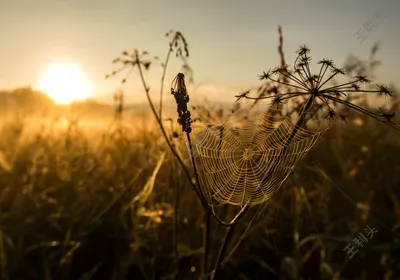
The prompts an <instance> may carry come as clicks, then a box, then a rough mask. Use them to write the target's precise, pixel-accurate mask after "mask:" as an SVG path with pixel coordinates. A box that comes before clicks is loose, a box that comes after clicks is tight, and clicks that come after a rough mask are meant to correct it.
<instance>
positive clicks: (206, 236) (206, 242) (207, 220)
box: [200, 211, 211, 279]
mask: <svg viewBox="0 0 400 280" xmlns="http://www.w3.org/2000/svg"><path fill="white" fill-rule="evenodd" d="M210 232H211V215H210V212H209V211H206V212H205V213H204V233H203V247H204V254H203V263H202V268H201V277H200V279H206V275H207V271H208V254H209V251H210V237H211V235H210Z"/></svg>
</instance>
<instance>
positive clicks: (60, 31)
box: [0, 0, 400, 100]
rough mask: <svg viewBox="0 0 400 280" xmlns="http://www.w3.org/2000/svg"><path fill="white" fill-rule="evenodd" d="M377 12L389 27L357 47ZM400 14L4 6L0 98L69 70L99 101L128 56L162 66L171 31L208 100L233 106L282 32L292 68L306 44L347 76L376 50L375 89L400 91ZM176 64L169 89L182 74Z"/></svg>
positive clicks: (392, 4)
mask: <svg viewBox="0 0 400 280" xmlns="http://www.w3.org/2000/svg"><path fill="white" fill-rule="evenodd" d="M375 12H380V13H381V14H382V15H383V14H384V13H386V17H385V19H384V22H383V23H382V24H380V25H379V26H378V27H377V28H375V29H373V30H371V31H370V32H369V33H367V36H368V37H367V38H366V39H365V41H364V42H362V43H360V41H359V40H358V39H357V38H356V36H355V35H354V33H355V32H356V31H357V30H358V29H359V28H362V26H363V23H364V22H366V21H367V20H368V19H374V13H375ZM399 13H400V1H399V0H380V1H378V0H375V1H371V0H353V1H348V0H346V1H345V0H337V1H333V0H329V1H327V0H300V1H289V0H279V1H276V0H263V1H261V0H260V1H255V0H254V1H244V0H243V1H238V0H235V1H232V0H231V1H227V0H224V1H222V0H218V1H217V0H213V1H211V0H202V1H194V0H185V1H178V0H169V1H165V0H156V1H138V0H112V1H111V0H0V26H1V31H0V42H1V44H0V48H1V52H0V88H13V87H17V86H22V85H33V86H35V85H36V84H37V82H38V79H39V76H40V74H41V72H42V71H43V70H44V69H45V68H46V65H48V64H49V63H50V62H53V61H57V60H69V61H73V62H75V63H77V64H79V65H81V66H82V67H83V68H84V69H85V73H87V75H88V76H89V78H90V80H91V82H92V83H94V84H95V86H96V89H97V93H96V94H97V95H96V97H99V96H100V94H102V93H104V92H105V91H108V90H113V89H115V88H116V87H117V86H118V83H117V81H118V80H115V81H109V82H104V75H105V74H106V73H107V72H110V70H112V69H113V65H112V64H111V61H112V60H113V59H114V58H115V57H116V56H118V54H120V53H121V51H122V50H124V49H133V48H138V49H139V50H147V51H149V52H150V53H151V54H153V55H158V56H160V57H162V58H163V57H164V56H165V53H166V51H167V43H168V41H167V40H166V38H165V37H164V34H165V32H166V31H168V30H169V29H171V28H173V29H177V30H180V31H181V32H182V33H183V34H184V35H185V36H186V38H187V40H188V43H189V48H190V51H191V57H190V60H189V62H190V65H191V66H192V67H193V69H194V71H195V81H196V82H197V83H199V84H200V85H201V86H200V87H199V88H198V90H199V91H202V92H207V94H208V95H209V98H210V99H212V98H213V96H218V97H220V96H232V95H234V94H235V93H236V91H237V90H241V89H246V87H247V86H248V85H250V84H257V83H258V80H257V75H258V74H260V73H261V72H262V71H263V70H268V69H269V68H271V67H273V66H275V65H277V64H278V63H279V58H278V55H277V50H276V49H277V44H278V40H277V38H278V37H277V26H278V25H279V24H280V25H282V27H283V32H284V50H285V54H286V60H287V62H293V58H294V56H295V54H294V52H295V50H296V49H297V47H298V46H299V45H300V44H307V45H308V46H309V47H310V48H311V50H312V55H313V58H314V60H319V59H322V58H330V59H334V60H335V61H336V64H337V65H339V66H342V65H343V62H344V60H345V58H346V57H347V56H348V55H349V54H350V53H354V54H356V55H359V56H361V57H363V58H367V57H368V54H369V51H370V49H371V47H372V45H373V44H374V43H375V42H377V41H379V42H381V49H380V52H379V58H380V59H381V60H382V62H383V66H381V67H380V70H379V72H378V74H379V82H383V83H387V82H391V81H393V82H397V84H398V81H399V76H400V74H399V71H398V70H396V68H395V67H398V66H399V65H400V58H399V54H398V50H400V16H399ZM173 63H174V66H173V67H172V68H171V70H173V71H172V72H170V74H169V76H168V77H167V80H168V81H169V82H170V80H171V79H172V78H173V76H174V75H176V73H177V72H176V71H178V70H179V68H177V67H178V66H179V65H178V64H177V61H174V62H173ZM155 70H156V69H155ZM158 75H159V71H158V70H156V72H154V74H153V75H150V77H149V79H150V83H151V85H152V86H153V88H154V89H158V88H159V80H158V78H157V79H156V77H158ZM132 78H133V82H131V83H130V84H128V85H127V86H125V88H124V89H125V90H127V91H128V90H129V91H131V92H134V93H133V94H134V95H137V98H138V100H139V99H142V98H143V93H142V92H141V91H140V92H138V91H137V90H138V89H140V87H139V85H138V84H137V83H138V82H139V80H138V79H137V75H133V76H132ZM396 80H397V81H396ZM134 83H136V84H134ZM200 89H201V90H200ZM135 98H136V97H135Z"/></svg>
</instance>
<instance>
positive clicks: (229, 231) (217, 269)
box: [211, 205, 249, 280]
mask: <svg viewBox="0 0 400 280" xmlns="http://www.w3.org/2000/svg"><path fill="white" fill-rule="evenodd" d="M242 209H244V211H241V212H240V216H237V217H235V219H234V220H233V221H232V225H231V226H230V227H228V228H227V229H226V233H225V238H224V241H223V242H222V245H221V248H220V250H219V253H218V257H217V261H216V263H215V267H214V271H213V273H212V277H211V279H212V280H214V279H218V278H217V276H218V275H219V273H220V271H221V270H220V268H221V264H222V258H223V256H225V254H226V250H227V248H228V245H229V242H230V241H231V239H232V236H233V233H234V231H235V228H236V225H237V224H238V221H239V220H240V219H241V218H242V217H243V216H244V215H245V213H246V212H247V210H248V209H249V206H247V205H246V206H244V207H243V208H242Z"/></svg>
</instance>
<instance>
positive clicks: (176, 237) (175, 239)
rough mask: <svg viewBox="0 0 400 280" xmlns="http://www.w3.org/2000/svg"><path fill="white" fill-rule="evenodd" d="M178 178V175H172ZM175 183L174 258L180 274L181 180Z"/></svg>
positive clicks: (177, 271)
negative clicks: (179, 219)
mask: <svg viewBox="0 0 400 280" xmlns="http://www.w3.org/2000/svg"><path fill="white" fill-rule="evenodd" d="M171 177H172V178H175V179H176V178H177V177H176V176H171ZM172 183H173V184H174V183H175V190H174V191H175V195H174V233H173V235H174V236H173V246H174V258H175V265H176V273H177V275H178V276H179V252H178V234H179V232H178V217H179V198H180V197H179V191H180V189H179V180H177V181H175V182H172Z"/></svg>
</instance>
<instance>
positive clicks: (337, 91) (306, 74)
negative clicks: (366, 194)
mask: <svg viewBox="0 0 400 280" xmlns="http://www.w3.org/2000/svg"><path fill="white" fill-rule="evenodd" d="M296 53H297V57H296V60H295V62H294V65H293V70H291V69H290V67H289V65H282V66H278V67H276V68H274V69H272V70H270V71H267V72H264V73H263V74H262V75H260V80H262V81H266V82H269V83H271V82H272V83H274V84H276V85H281V86H283V87H285V88H287V89H288V90H287V91H285V92H283V93H282V92H278V91H276V92H268V93H267V94H263V95H261V96H260V95H259V96H258V97H250V96H248V92H245V93H243V94H240V95H237V96H236V97H237V98H238V100H240V99H241V98H246V99H254V100H257V101H258V100H260V99H272V104H273V105H276V104H281V103H283V102H285V101H288V100H292V99H296V98H303V101H304V100H305V99H308V100H312V102H313V107H314V109H315V108H316V109H317V111H319V110H320V109H322V108H324V109H325V110H324V111H325V112H327V113H326V114H324V117H325V118H334V117H340V118H342V119H345V117H344V116H343V115H341V114H339V113H337V111H336V106H335V105H344V106H346V107H348V108H351V109H353V110H356V111H358V112H360V113H363V114H365V115H367V116H369V117H372V118H374V119H376V120H378V121H380V122H383V123H385V124H387V125H389V126H391V127H392V128H395V129H397V130H400V127H399V125H398V124H396V123H394V122H393V117H394V116H395V113H388V112H385V111H382V110H378V111H377V112H373V111H370V110H367V109H365V108H363V107H361V106H359V105H356V104H354V103H352V102H350V101H349V98H348V95H350V94H356V93H368V94H371V93H376V94H378V95H383V96H389V97H390V96H391V95H392V92H391V91H390V90H389V88H388V87H386V86H384V85H380V84H377V85H376V88H375V89H363V88H362V86H363V85H364V84H369V83H371V81H370V80H369V79H368V78H367V77H366V76H364V75H357V76H355V77H353V78H350V80H349V81H348V82H345V83H342V84H339V85H329V84H328V83H329V82H330V81H332V79H334V78H337V77H340V76H344V75H346V73H345V71H344V70H343V69H340V68H337V67H336V66H335V64H334V62H333V61H332V60H328V59H322V60H320V61H319V62H318V64H319V65H321V67H320V69H319V71H318V73H313V72H312V71H311V67H310V62H311V56H310V55H309V54H310V49H309V48H307V46H305V45H304V46H301V47H300V48H299V49H298V50H297V52H296ZM279 76H283V77H285V79H279ZM303 103H304V102H303ZM314 111H315V110H314ZM314 113H315V112H314Z"/></svg>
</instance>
